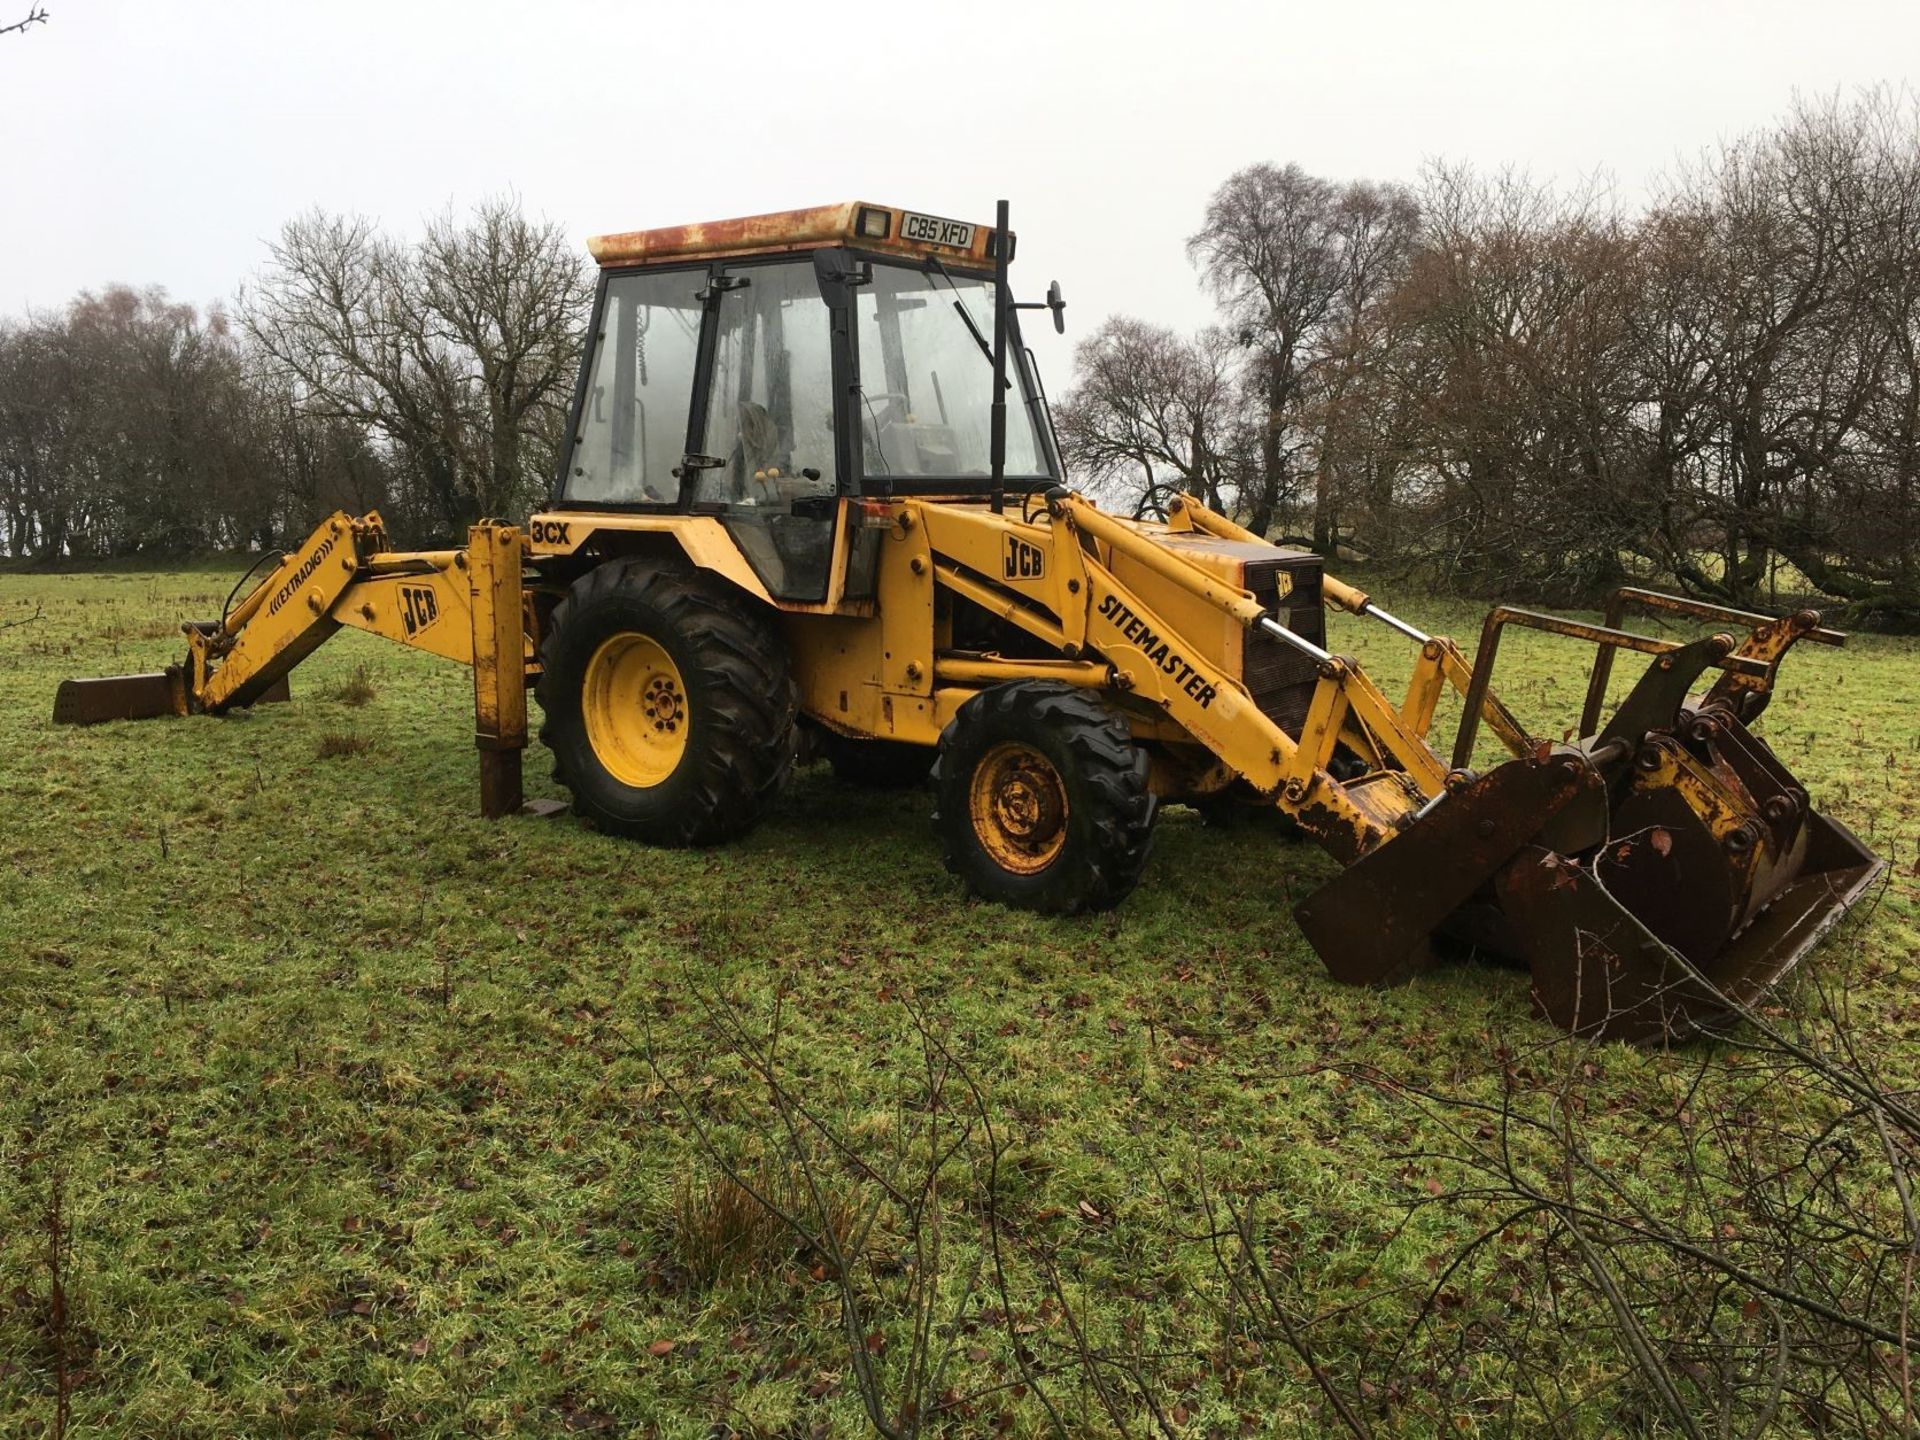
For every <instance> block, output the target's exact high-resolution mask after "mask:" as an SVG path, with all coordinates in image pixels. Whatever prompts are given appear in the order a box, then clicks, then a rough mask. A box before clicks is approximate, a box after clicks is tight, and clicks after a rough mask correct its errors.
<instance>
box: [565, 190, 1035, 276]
mask: <svg viewBox="0 0 1920 1440" xmlns="http://www.w3.org/2000/svg"><path fill="white" fill-rule="evenodd" d="M836 245H843V246H849V247H857V248H859V249H861V250H870V251H874V252H876V253H879V254H887V255H901V256H907V257H911V258H913V259H922V258H924V257H926V256H929V255H932V256H937V257H938V258H939V259H941V260H942V261H945V262H946V263H948V264H950V265H954V266H958V267H961V268H967V269H977V268H991V266H992V264H993V254H994V230H993V227H992V226H990V225H975V224H972V223H970V222H967V221H957V220H942V219H940V218H939V217H938V216H932V215H926V214H923V213H921V212H920V211H916V210H902V209H899V208H897V207H894V206H888V205H874V204H871V203H869V202H867V201H863V200H849V201H847V202H846V203H844V204H840V205H816V206H814V207H812V208H811V209H806V210H779V211H775V212H774V213H773V214H771V215H749V216H746V217H745V218H743V219H739V220H711V221H708V222H706V223H704V224H698V225H669V226H665V227H663V228H661V229H657V230H626V231H622V232H620V233H619V234H615V235H595V236H594V237H593V238H592V239H590V240H588V241H587V250H588V252H589V253H590V254H591V255H592V256H593V258H594V259H595V261H597V262H598V263H599V265H600V267H601V268H602V269H603V270H614V269H626V268H628V267H630V266H635V265H658V264H663V263H666V262H669V261H674V262H681V263H684V262H687V261H693V260H705V259H723V258H732V257H735V256H745V255H777V254H781V253H783V252H787V251H794V250H818V249H822V248H825V247H829V246H836ZM1007 258H1008V259H1009V260H1011V259H1012V258H1013V256H1012V253H1011V251H1009V254H1008V257H1007Z"/></svg>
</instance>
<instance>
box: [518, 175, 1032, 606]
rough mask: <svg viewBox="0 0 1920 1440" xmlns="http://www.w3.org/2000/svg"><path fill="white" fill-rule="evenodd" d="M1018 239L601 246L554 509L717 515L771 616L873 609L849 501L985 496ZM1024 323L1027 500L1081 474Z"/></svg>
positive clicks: (731, 235) (1015, 369)
mask: <svg viewBox="0 0 1920 1440" xmlns="http://www.w3.org/2000/svg"><path fill="white" fill-rule="evenodd" d="M1000 240H1001V237H1000V235H999V234H998V232H996V231H994V230H992V229H990V228H988V227H986V226H981V225H971V224H965V223H962V222H958V221H950V220H941V219H938V218H936V217H932V216H927V215H921V214H917V213H915V212H913V211H906V210H895V209H889V208H887V207H885V206H877V205H865V204H858V203H856V204H848V205H834V206H825V207H821V208H818V209H813V210H796V211H787V212H783V213H780V214H776V215H764V216H756V217H753V218H751V219H746V220H732V221H722V222H719V223H716V224H708V225H692V226H684V227H675V228H671V229H664V230H642V231H634V232H630V233H627V234H621V235H607V236H600V237H598V238H596V239H593V240H591V241H589V242H588V245H589V249H590V250H591V252H592V254H593V256H594V258H595V260H597V261H598V262H599V264H600V267H601V276H600V285H599V291H598V295H597V298H596V300H595V305H594V315H593V324H592V327H591V331H590V337H591V338H590V344H589V347H588V351H587V354H586V356H585V359H584V361H583V363H582V365H581V378H580V384H579V387H578V390H577V393H576V395H575V398H574V405H573V415H572V424H571V427H570V430H569V436H568V442H569V443H568V445H567V447H566V454H565V459H564V462H563V467H562V471H561V474H560V476H559V484H558V487H557V493H556V497H555V500H556V504H555V508H556V509H562V510H566V511H570V512H579V511H615V512H635V513H641V514H644V513H649V512H653V513H663V514H670V513H695V514H711V515H713V516H715V517H717V518H718V519H719V520H720V521H721V522H722V523H723V524H724V525H725V526H726V528H727V530H728V533H729V534H730V535H731V536H732V538H733V540H734V542H735V543H736V544H737V545H738V546H739V548H740V550H741V552H742V553H743V554H744V555H745V556H746V557H747V559H748V561H749V563H750V564H751V565H752V566H753V569H754V572H755V574H756V575H758V576H759V578H760V581H761V583H762V584H764V585H765V586H766V587H767V590H768V593H769V594H771V595H772V596H774V598H776V599H779V600H785V601H790V602H795V603H801V604H819V603H822V602H825V601H827V600H828V599H829V598H830V593H833V594H834V595H835V597H836V598H839V599H845V600H857V599H862V598H866V597H868V596H871V594H872V585H873V570H874V566H873V554H872V553H869V552H873V551H874V550H875V546H876V545H877V542H878V539H879V535H878V533H877V532H874V531H864V532H861V531H858V530H857V529H853V528H850V521H849V517H848V515H847V513H846V512H847V511H848V509H849V506H848V504H847V503H846V502H847V501H848V500H850V499H853V498H857V497H863V496H865V497H885V496H890V495H897V494H921V495H924V494H939V495H973V494H978V495H981V496H985V495H986V494H987V493H988V490H989V487H990V484H991V479H990V477H991V464H992V462H991V453H990V444H989V437H990V433H991V425H990V409H991V406H992V401H993V361H992V353H991V342H990V337H991V335H992V333H993V325H994V277H993V271H994V262H995V259H996V247H997V246H998V245H999V243H1000ZM1006 243H1007V244H1008V245H1009V246H1011V245H1012V243H1013V237H1012V236H1011V234H1009V235H1008V236H1007V237H1006ZM1008 258H1009V259H1010V258H1011V252H1009V257H1008ZM1014 320H1015V317H1014V316H1013V315H1012V314H1009V316H1008V324H1009V326H1010V330H1009V339H1008V372H1007V380H1008V387H1009V389H1008V394H1007V407H1006V416H1007V439H1006V461H1005V489H1006V490H1008V491H1010V492H1013V493H1015V494H1019V493H1023V492H1028V491H1034V490H1044V489H1045V488H1047V487H1048V486H1051V485H1054V484H1057V483H1059V479H1060V477H1061V474H1062V471H1061V467H1060V462H1059V457H1058V451H1057V449H1056V447H1055V444H1054V437H1053V428H1052V424H1051V421H1050V418H1049V416H1048V414H1047V410H1046V403H1045V396H1044V393H1043V392H1042V391H1041V389H1040V386H1039V382H1038V379H1037V377H1036V376H1035V374H1034V371H1033V366H1032V364H1031V361H1030V358H1029V357H1028V355H1027V353H1026V350H1025V347H1024V346H1022V345H1021V344H1020V342H1019V338H1018V330H1017V328H1011V327H1013V326H1014ZM837 557H845V559H844V562H842V563H843V566H844V568H843V569H842V571H841V574H840V575H839V576H838V577H836V575H835V573H834V572H835V570H836V568H837V566H836V558H837ZM836 579H837V580H838V582H839V583H838V584H837V585H836V583H835V582H836Z"/></svg>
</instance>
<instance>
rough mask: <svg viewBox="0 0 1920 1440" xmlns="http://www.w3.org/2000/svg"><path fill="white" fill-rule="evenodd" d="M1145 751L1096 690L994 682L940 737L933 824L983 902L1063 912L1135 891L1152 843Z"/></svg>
mask: <svg viewBox="0 0 1920 1440" xmlns="http://www.w3.org/2000/svg"><path fill="white" fill-rule="evenodd" d="M1147 769H1148V766H1147V755H1146V752H1145V751H1143V750H1142V749H1140V747H1139V746H1137V745H1135V744H1134V743H1133V737H1132V735H1131V734H1130V733H1129V732H1128V729H1127V724H1126V722H1125V721H1124V720H1122V719H1121V718H1120V717H1119V716H1118V715H1116V714H1115V713H1114V712H1113V711H1112V710H1109V709H1108V708H1107V707H1106V706H1105V705H1103V704H1102V703H1101V702H1100V700H1099V698H1098V697H1097V696H1095V695H1094V694H1092V693H1091V692H1089V691H1087V690H1082V689H1077V688H1075V687H1073V686H1070V685H1062V684H1059V683H1058V682H1054V681H1029V680H1022V681H1016V682H1014V683H1013V684H1010V685H999V686H995V687H994V688H993V689H991V690H987V691H984V692H983V693H981V694H979V695H977V696H975V697H974V698H973V699H972V700H969V701H968V702H967V703H966V704H965V705H964V706H962V707H961V710H960V713H959V714H958V715H956V716H955V717H954V719H953V723H952V724H950V725H949V726H948V727H947V729H946V733H945V734H944V735H942V736H941V737H940V758H939V760H938V762H937V763H936V765H935V767H934V781H933V783H934V790H935V794H936V796H937V797H938V798H937V800H936V807H937V808H936V809H935V811H934V817H933V818H934V827H935V829H936V831H937V832H938V833H939V836H940V840H941V846H942V849H943V850H944V851H945V855H946V862H947V868H948V869H949V870H951V871H952V872H953V873H954V874H956V875H958V876H960V877H961V878H962V879H963V880H965V881H966V883H967V887H968V888H969V889H970V890H972V891H973V892H974V893H975V894H976V895H981V896H984V897H985V898H987V899H989V900H997V901H999V902H1000V903H1001V904H1003V905H1012V906H1014V907H1016V908H1018V909H1023V910H1040V911H1045V912H1047V913H1050V914H1056V915H1071V914H1078V913H1081V912H1084V911H1089V910H1106V909H1110V908H1111V907H1113V906H1115V905H1118V904H1119V903H1120V902H1121V901H1122V900H1124V899H1126V897H1127V896H1128V895H1129V894H1130V893H1132V890H1133V887H1134V886H1135V885H1136V884H1138V883H1139V880H1140V874H1141V871H1142V870H1144V869H1145V868H1146V863H1147V856H1148V854H1149V852H1150V851H1151V849H1152V844H1153V822H1154V817H1155V814H1156V810H1157V806H1156V802H1155V799H1154V796H1153V794H1152V792H1151V791H1150V790H1149V789H1148V788H1147Z"/></svg>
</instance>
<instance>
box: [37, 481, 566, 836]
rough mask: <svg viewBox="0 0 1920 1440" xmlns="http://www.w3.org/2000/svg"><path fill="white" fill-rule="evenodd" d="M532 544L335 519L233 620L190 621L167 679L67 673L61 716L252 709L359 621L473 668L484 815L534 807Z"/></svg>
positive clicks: (502, 530)
mask: <svg viewBox="0 0 1920 1440" xmlns="http://www.w3.org/2000/svg"><path fill="white" fill-rule="evenodd" d="M525 551H526V543H525V536H524V535H523V533H522V532H521V531H520V530H519V529H518V528H517V527H515V526H511V525H503V524H499V523H497V522H492V521H483V522H481V523H480V524H478V525H475V526H474V527H473V528H472V530H471V531H470V532H469V534H468V543H467V545H466V547H465V548H464V549H459V550H415V551H397V550H394V549H392V548H391V547H390V546H389V544H388V541H387V533H386V527H385V526H384V525H383V524H382V523H381V520H380V517H379V515H378V514H368V515H366V516H363V517H362V518H360V519H354V518H352V517H351V516H349V515H347V514H346V513H344V512H340V513H337V514H334V515H332V516H329V517H328V518H327V519H326V520H324V521H322V522H321V523H320V524H319V525H318V526H317V527H316V528H315V529H314V531H313V533H312V534H311V535H309V536H308V537H307V538H306V540H305V541H303V542H302V543H301V544H300V546H299V547H298V548H296V549H295V550H293V551H291V552H290V553H288V554H287V555H286V556H285V557H283V558H282V559H281V561H280V563H279V564H278V565H277V566H276V567H275V568H274V569H273V570H272V571H271V572H270V573H269V574H268V575H267V577H266V578H265V579H264V580H262V581H261V582H260V583H259V584H258V585H256V586H255V587H254V588H253V590H252V591H251V592H250V593H249V594H248V595H247V596H246V598H245V599H244V600H242V601H240V603H239V604H237V605H235V606H233V607H232V608H231V609H230V610H229V611H228V612H227V613H226V614H225V615H223V616H221V617H220V618H219V619H218V620H212V621H189V622H187V623H186V624H185V625H183V626H182V627H181V628H182V630H183V631H184V632H185V633H186V636H187V655H186V658H185V660H184V661H183V662H182V663H181V664H179V665H176V666H173V667H171V668H169V669H168V670H167V671H166V672H164V673H163V674H159V675H146V676H117V677H113V678H111V679H107V680H77V681H76V680H69V681H67V682H65V684H63V685H62V686H61V688H60V693H59V694H58V695H57V696H56V697H55V702H54V711H55V718H56V719H76V720H88V719H143V718H148V717H151V716H156V715H164V714H175V715H187V714H194V713H206V714H212V715H219V714H223V713H225V712H227V711H230V710H235V709H242V708H245V707H247V706H250V705H254V704H257V703H259V702H260V701H262V700H264V699H268V698H272V697H273V696H274V695H275V694H276V693H279V692H283V691H284V687H285V684H286V680H287V677H288V675H290V674H291V673H292V671H293V670H294V669H295V668H296V667H297V666H298V665H299V664H300V662H301V661H303V660H305V659H306V658H307V657H308V656H309V655H311V654H313V652H314V651H316V650H318V649H319V648H320V647H321V646H322V645H324V644H325V643H326V642H327V640H328V639H330V638H331V637H332V636H333V635H334V634H335V633H336V632H338V631H339V630H340V628H341V627H342V626H348V627H351V628H353V629H356V630H364V631H366V632H367V633H369V634H372V635H379V636H381V637H382V638H384V639H388V640H392V641H394V642H396V643H397V644H401V645H405V646H408V647H410V648H412V649H417V650H425V651H427V652H429V653H431V654H434V655H438V656H440V657H441V658H443V659H447V660H452V661H455V662H457V663H459V664H462V665H467V666H470V667H471V668H472V670H473V675H474V743H475V745H476V747H477V748H478V749H479V752H480V792H481V813H482V814H484V815H487V816H489V817H492V816H498V815H505V814H508V813H511V812H512V811H515V810H517V809H519V808H520V807H521V805H522V803H523V799H522V794H521V780H520V752H521V751H522V750H523V749H524V748H525V747H526V743H527V700H526V687H527V685H528V683H529V677H530V676H532V675H533V674H535V673H536V671H537V662H536V660H535V658H534V649H533V642H532V639H531V637H530V635H529V633H528V632H529V625H528V623H527V618H526V604H525V596H524V584H523V570H524V564H525ZM88 687H102V688H100V689H98V690H93V691H90V690H89V688H88Z"/></svg>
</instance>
